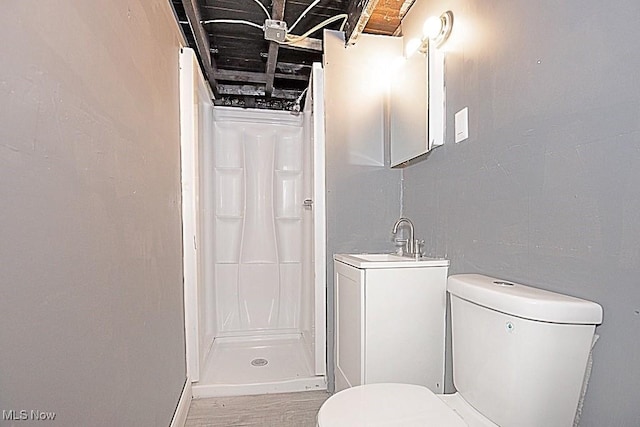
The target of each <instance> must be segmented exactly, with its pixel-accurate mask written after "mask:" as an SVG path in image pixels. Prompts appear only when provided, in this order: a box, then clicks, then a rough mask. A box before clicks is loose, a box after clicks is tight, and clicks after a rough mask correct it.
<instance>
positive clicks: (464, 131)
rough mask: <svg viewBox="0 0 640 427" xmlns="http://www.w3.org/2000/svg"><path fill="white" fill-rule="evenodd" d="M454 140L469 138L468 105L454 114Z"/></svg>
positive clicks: (459, 140)
mask: <svg viewBox="0 0 640 427" xmlns="http://www.w3.org/2000/svg"><path fill="white" fill-rule="evenodd" d="M455 131H456V142H461V141H464V140H465V139H467V138H469V107H464V108H463V109H462V110H460V111H458V112H457V113H456V115H455Z"/></svg>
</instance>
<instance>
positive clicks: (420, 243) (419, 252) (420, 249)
mask: <svg viewBox="0 0 640 427" xmlns="http://www.w3.org/2000/svg"><path fill="white" fill-rule="evenodd" d="M415 248H416V249H415V250H416V253H415V256H416V258H422V257H423V256H424V240H418V239H416V243H415Z"/></svg>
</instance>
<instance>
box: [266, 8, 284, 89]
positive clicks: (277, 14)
mask: <svg viewBox="0 0 640 427" xmlns="http://www.w3.org/2000/svg"><path fill="white" fill-rule="evenodd" d="M284 4H285V0H273V2H272V7H271V19H275V20H278V21H281V20H283V19H284ZM279 47H280V45H279V44H278V43H276V42H274V41H272V42H270V43H269V56H267V67H266V75H267V83H266V85H265V91H266V94H267V96H271V94H272V93H273V81H274V79H275V73H276V64H277V63H278V49H279Z"/></svg>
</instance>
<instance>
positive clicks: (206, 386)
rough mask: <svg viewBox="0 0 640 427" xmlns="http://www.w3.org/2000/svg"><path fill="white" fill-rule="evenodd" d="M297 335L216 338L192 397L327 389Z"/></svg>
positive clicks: (323, 378) (194, 384)
mask: <svg viewBox="0 0 640 427" xmlns="http://www.w3.org/2000/svg"><path fill="white" fill-rule="evenodd" d="M311 366H312V365H311V363H310V360H309V357H308V355H307V352H306V351H305V345H304V342H303V340H302V337H301V335H300V334H286V335H269V336H260V337H224V338H216V340H215V341H214V343H213V346H212V348H211V351H210V352H209V356H208V357H207V360H206V362H205V366H204V369H203V370H202V372H203V374H202V376H201V377H200V381H199V382H197V383H193V397H194V398H196V399H197V398H204V397H218V396H241V395H251V394H267V393H287V392H296V391H306V390H326V388H327V381H326V377H324V376H317V375H315V374H314V373H313V371H312V369H311Z"/></svg>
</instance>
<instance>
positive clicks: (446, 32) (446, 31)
mask: <svg viewBox="0 0 640 427" xmlns="http://www.w3.org/2000/svg"><path fill="white" fill-rule="evenodd" d="M452 28H453V12H451V11H450V10H447V11H446V12H444V13H443V14H442V15H440V31H439V32H438V34H437V35H436V37H435V38H432V40H433V42H434V43H435V45H436V47H440V46H442V45H443V44H444V43H445V42H446V41H447V40H448V39H449V36H450V35H451V29H452Z"/></svg>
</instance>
